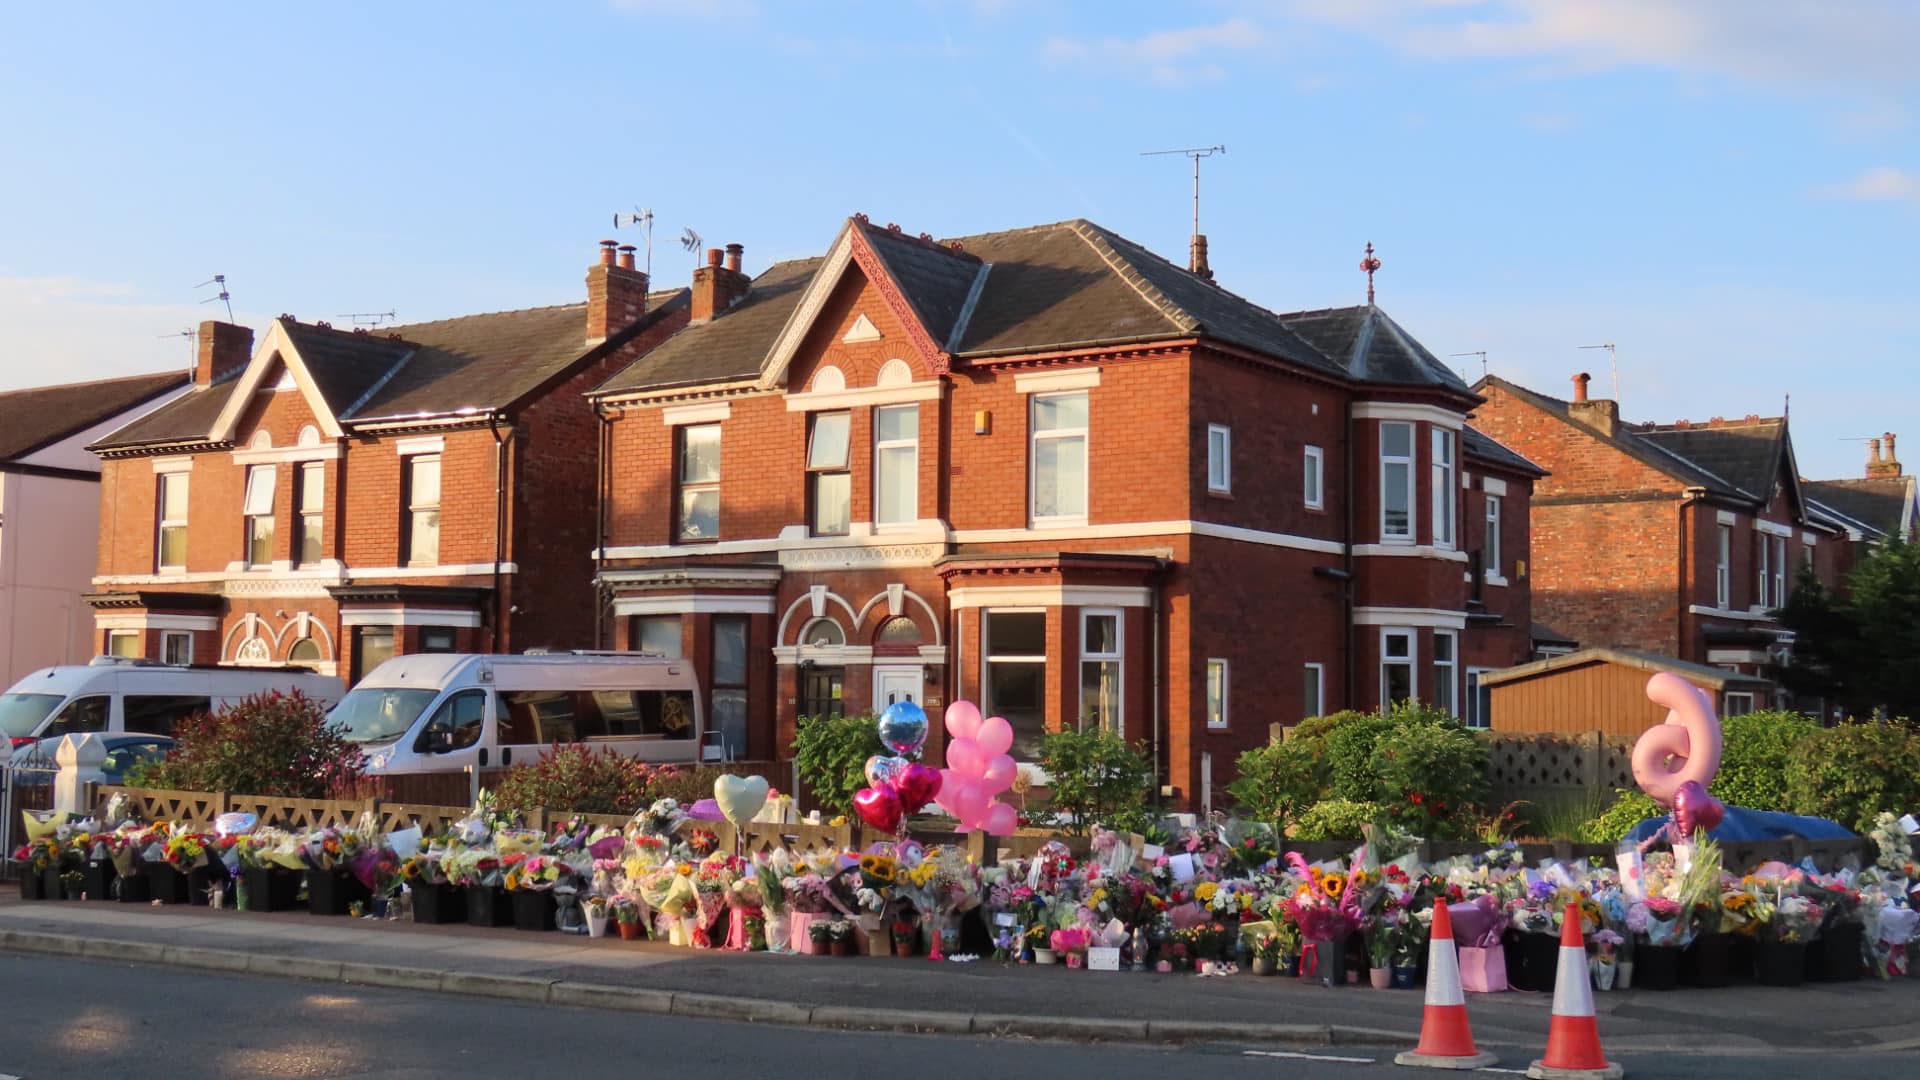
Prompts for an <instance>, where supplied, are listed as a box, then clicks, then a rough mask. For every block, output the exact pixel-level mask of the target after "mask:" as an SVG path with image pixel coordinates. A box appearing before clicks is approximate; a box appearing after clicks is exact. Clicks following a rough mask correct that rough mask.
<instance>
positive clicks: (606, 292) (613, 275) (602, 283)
mask: <svg viewBox="0 0 1920 1080" xmlns="http://www.w3.org/2000/svg"><path fill="white" fill-rule="evenodd" d="M633 252H634V247H633V245H632V244H625V245H622V244H620V243H619V242H618V241H615V240H602V241H600V261H599V262H597V263H595V264H594V265H592V266H589V267H587V327H586V330H587V333H586V341H587V344H589V345H597V344H599V343H600V342H602V341H605V340H607V339H608V338H610V337H612V336H613V335H615V334H617V333H619V332H620V331H622V330H625V329H626V328H627V327H629V326H632V325H633V324H634V323H636V322H639V321H640V319H641V317H642V316H644V315H646V313H647V275H646V274H644V273H642V272H641V271H640V270H638V269H637V268H635V266H634V265H633ZM616 259H617V260H618V261H617V262H616Z"/></svg>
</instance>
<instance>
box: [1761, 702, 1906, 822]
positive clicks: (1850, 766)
mask: <svg viewBox="0 0 1920 1080" xmlns="http://www.w3.org/2000/svg"><path fill="white" fill-rule="evenodd" d="M1786 781H1787V785H1786V786H1787V805H1788V806H1789V807H1791V808H1792V811H1793V812H1794V813H1797V814H1808V815H1811V816H1813V817H1824V818H1831V819H1832V820H1834V821H1837V822H1839V823H1840V824H1842V825H1845V826H1846V827H1847V828H1849V829H1852V830H1854V831H1855V832H1862V833H1864V832H1866V831H1867V830H1868V829H1869V828H1871V827H1872V825H1873V818H1874V815H1875V814H1878V813H1880V812H1881V811H1882V810H1891V811H1893V812H1894V813H1897V814H1898V813H1905V812H1907V811H1909V810H1912V809H1914V808H1915V807H1916V806H1920V739H1916V737H1915V736H1914V734H1913V732H1912V730H1911V729H1909V728H1907V727H1906V726H1904V725H1901V724H1873V723H1866V724H1842V725H1841V726H1839V727H1836V728H1827V729H1824V730H1819V731H1815V732H1814V733H1812V734H1811V735H1808V736H1806V737H1805V738H1803V739H1801V740H1800V741H1799V742H1798V743H1795V744H1794V746H1793V749H1792V750H1791V752H1790V753H1789V756H1788V760H1787V768H1786Z"/></svg>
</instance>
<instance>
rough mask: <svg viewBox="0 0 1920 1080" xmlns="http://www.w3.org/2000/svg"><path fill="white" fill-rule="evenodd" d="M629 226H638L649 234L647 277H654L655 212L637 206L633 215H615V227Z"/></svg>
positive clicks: (647, 243) (646, 245) (646, 246)
mask: <svg viewBox="0 0 1920 1080" xmlns="http://www.w3.org/2000/svg"><path fill="white" fill-rule="evenodd" d="M627 225H638V226H640V227H641V230H642V231H643V232H645V233H646V234H647V242H646V244H645V245H643V246H644V247H645V248H646V249H647V262H646V268H647V277H649V278H651V277H653V211H652V210H651V209H649V208H647V207H644V206H636V207H634V208H633V213H631V214H615V215H613V227H614V228H616V229H618V228H621V227H623V226H627Z"/></svg>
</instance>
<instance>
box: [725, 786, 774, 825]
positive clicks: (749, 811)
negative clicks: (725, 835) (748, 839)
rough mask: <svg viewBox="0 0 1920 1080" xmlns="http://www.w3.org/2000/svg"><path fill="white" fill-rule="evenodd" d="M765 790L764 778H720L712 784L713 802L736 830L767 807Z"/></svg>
mask: <svg viewBox="0 0 1920 1080" xmlns="http://www.w3.org/2000/svg"><path fill="white" fill-rule="evenodd" d="M767 790H768V789H767V778H766V777H764V776H731V775H729V776H722V777H719V778H717V779H715V780H714V782H713V801H714V802H715V803H718V804H719V806H720V813H721V814H722V815H723V816H724V817H725V818H726V819H727V820H728V821H731V822H733V827H734V828H736V829H737V828H740V827H741V826H743V825H745V824H746V823H747V822H749V821H752V820H753V819H754V815H756V814H758V813H760V810H761V808H762V807H764V806H766V805H767Z"/></svg>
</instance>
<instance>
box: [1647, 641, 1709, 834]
mask: <svg viewBox="0 0 1920 1080" xmlns="http://www.w3.org/2000/svg"><path fill="white" fill-rule="evenodd" d="M1647 700H1649V701H1651V702H1653V703H1654V704H1655V705H1664V706H1666V707H1667V722H1666V723H1664V724H1659V725H1656V726H1654V727H1650V728H1648V729H1647V730H1646V731H1645V732H1643V733H1642V734H1641V736H1640V739H1639V741H1637V742H1635V743H1634V744H1633V779H1634V782H1635V783H1637V784H1639V785H1640V790H1642V791H1644V792H1646V793H1647V794H1648V795H1651V796H1653V801H1654V802H1657V803H1659V804H1660V805H1661V806H1665V807H1672V806H1673V804H1674V803H1673V799H1674V796H1675V795H1676V794H1678V793H1679V791H1680V788H1681V786H1682V785H1683V784H1687V783H1696V784H1699V785H1700V786H1701V787H1702V788H1704V787H1706V786H1707V785H1708V784H1711V783H1713V776H1714V774H1715V773H1717V772H1719V771H1720V721H1719V720H1718V719H1716V718H1715V717H1714V715H1713V699H1712V698H1710V697H1708V696H1707V693H1706V691H1704V690H1702V689H1700V688H1699V687H1697V686H1695V685H1693V684H1692V683H1690V682H1688V681H1687V680H1685V679H1683V678H1681V677H1679V676H1678V675H1673V674H1669V673H1667V672H1664V671H1663V672H1661V673H1660V674H1658V675H1655V676H1654V677H1652V678H1651V679H1648V680H1647Z"/></svg>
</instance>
